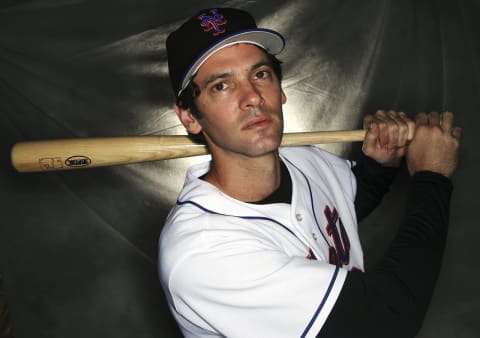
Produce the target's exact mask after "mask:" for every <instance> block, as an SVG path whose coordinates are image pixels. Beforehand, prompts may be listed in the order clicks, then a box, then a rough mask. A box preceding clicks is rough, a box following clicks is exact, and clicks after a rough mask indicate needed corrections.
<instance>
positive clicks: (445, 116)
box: [440, 111, 453, 132]
mask: <svg viewBox="0 0 480 338" xmlns="http://www.w3.org/2000/svg"><path fill="white" fill-rule="evenodd" d="M440 119H441V120H440V125H441V126H442V130H443V131H444V132H451V131H452V128H453V113H451V112H448V111H447V112H444V113H442V114H441V115H440Z"/></svg>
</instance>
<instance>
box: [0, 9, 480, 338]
mask: <svg viewBox="0 0 480 338" xmlns="http://www.w3.org/2000/svg"><path fill="white" fill-rule="evenodd" d="M209 6H236V7H242V8H245V9H247V10H250V11H251V12H252V13H253V14H254V16H255V17H256V18H257V20H258V21H259V24H260V26H263V27H268V28H272V29H276V30H278V31H280V32H281V33H282V34H284V36H285V37H286V39H287V47H286V50H285V51H284V52H283V53H282V54H281V55H280V58H281V59H282V60H283V61H284V72H285V79H284V82H283V85H284V89H285V92H286V94H287V98H288V102H287V104H286V106H285V120H286V131H313V130H327V129H351V128H358V127H361V118H362V116H363V115H364V114H365V113H372V112H374V111H375V110H376V109H378V108H384V109H390V108H391V109H397V110H403V111H406V112H408V113H409V114H411V116H413V114H414V113H416V112H419V111H434V110H436V111H444V110H451V111H453V112H455V113H456V117H457V123H458V125H460V126H462V127H463V129H464V137H463V143H462V149H461V164H460V167H459V169H458V171H457V174H456V176H455V177H454V183H455V187H456V188H455V192H454V195H453V200H452V213H451V230H450V233H449V240H448V245H447V251H446V254H445V257H444V265H443V269H442V273H441V276H440V278H439V281H438V285H437V288H436V290H435V294H434V298H433V301H432V304H431V308H430V310H429V312H428V315H427V317H426V320H425V323H424V326H423V328H422V331H421V333H420V335H419V337H423V338H426V337H435V338H441V337H445V338H447V337H478V336H479V335H480V327H479V323H478V318H479V314H480V311H479V307H480V305H479V304H480V297H479V294H480V292H479V289H478V287H477V285H478V284H479V282H480V281H479V274H480V271H479V269H478V265H477V263H478V251H477V250H475V247H476V245H478V244H477V241H478V237H479V232H480V230H479V227H478V214H477V212H478V210H479V209H480V202H479V198H478V193H479V191H480V184H479V178H478V170H479V169H480V165H479V158H480V152H479V151H478V150H477V149H476V147H477V146H478V144H479V141H480V138H479V136H478V135H479V132H478V131H475V130H476V128H477V125H478V122H479V121H480V118H479V115H480V114H479V113H480V99H479V96H480V35H479V33H480V2H479V1H476V0H451V1H448V0H443V1H442V0H439V1H434V0H431V1H428V0H404V1H394V0H390V1H389V0H383V1H380V0H363V1H355V0H343V1H339V0H297V1H223V2H222V1H172V2H166V1H154V0H137V1H132V0H115V1H114V0H101V1H100V0H98V1H87V0H35V1H27V0H23V1H20V0H4V1H3V2H2V3H1V4H0V138H1V142H0V145H1V146H0V156H1V161H0V208H1V212H0V274H1V275H2V276H3V279H4V286H3V288H4V290H3V293H4V296H5V298H6V299H7V301H8V304H9V309H10V317H11V321H12V324H13V327H14V331H15V333H16V336H17V337H37V338H40V337H49V338H52V337H70V338H73V337H175V336H177V335H178V331H177V329H176V326H175V324H174V322H173V321H172V319H171V316H170V314H169V312H168V309H167V308H166V305H165V301H164V298H163V297H164V296H163V294H162V292H161V289H160V285H159V281H158V277H157V267H156V257H157V240H158V236H159V233H160V231H161V228H162V224H163V221H164V219H165V217H166V215H167V213H168V210H169V209H170V207H171V206H172V205H173V203H174V202H175V199H176V196H177V193H178V191H179V190H180V188H181V185H182V183H183V177H184V174H185V170H186V168H187V167H188V166H189V165H190V164H191V163H193V162H195V161H200V160H205V158H204V157H200V158H191V159H183V160H169V161H159V162H152V163H144V164H136V165H128V166H119V167H109V168H100V169H88V170H77V171H71V172H50V173H31V174H20V173H17V172H15V171H14V169H13V168H12V167H11V165H10V159H9V153H10V149H11V147H12V145H13V144H14V143H15V142H18V141H23V140H35V139H52V138H64V137H67V138H70V137H97V136H129V135H154V134H183V133H185V131H184V130H183V128H182V127H181V126H180V125H179V123H178V122H177V119H176V116H175V113H174V112H173V111H172V109H171V103H172V102H173V95H172V94H171V89H170V84H169V80H168V76H167V66H166V53H165V48H164V42H165V38H166V35H167V34H168V32H170V31H171V30H172V29H173V28H174V27H176V26H177V25H178V24H179V23H180V22H181V21H182V20H184V19H185V18H186V17H189V16H190V15H192V14H193V12H194V11H195V10H197V9H200V8H203V7H209ZM325 148H326V149H328V150H330V151H332V152H335V153H338V154H340V155H344V156H349V157H351V158H355V156H356V155H357V154H358V151H359V149H358V148H359V145H358V144H355V145H353V146H351V145H346V144H339V145H330V146H325ZM405 181H406V174H405V173H404V172H403V173H402V175H401V176H400V177H399V178H398V180H397V181H396V183H395V185H394V187H393V188H392V190H393V194H391V195H390V196H389V197H388V198H386V200H385V201H384V203H383V204H382V206H381V209H379V210H377V211H376V212H375V213H374V214H373V215H371V216H370V217H369V218H368V219H367V220H365V221H364V222H363V223H362V224H361V233H362V240H363V244H364V247H365V253H366V265H367V269H368V267H369V266H371V264H374V262H375V260H376V259H377V258H378V256H379V255H380V254H381V253H382V252H383V250H385V248H386V245H387V243H388V241H389V239H390V238H391V236H392V234H393V232H394V230H395V228H396V226H397V225H398V221H399V219H400V217H401V214H402V208H403V204H404V199H405V184H404V183H405ZM418 259H422V257H419V258H418ZM425 264H429V262H428V261H426V262H425ZM346 325H348V319H346Z"/></svg>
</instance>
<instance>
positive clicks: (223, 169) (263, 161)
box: [205, 151, 280, 202]
mask: <svg viewBox="0 0 480 338" xmlns="http://www.w3.org/2000/svg"><path fill="white" fill-rule="evenodd" d="M205 180H206V181H208V182H209V183H211V184H213V185H214V186H216V187H217V188H218V189H220V190H221V191H222V192H224V193H225V194H227V195H229V196H231V197H233V198H235V199H237V200H240V201H243V202H254V201H259V200H261V199H264V198H265V197H267V196H269V195H270V194H271V193H272V192H274V191H275V190H276V189H277V188H278V186H279V185H280V157H279V155H278V151H274V152H271V153H268V154H265V155H262V156H260V157H253V158H252V157H243V158H239V157H238V155H237V156H233V157H232V158H225V159H222V160H219V159H216V158H215V157H214V156H212V165H211V167H210V171H209V172H208V174H207V175H206V176H205Z"/></svg>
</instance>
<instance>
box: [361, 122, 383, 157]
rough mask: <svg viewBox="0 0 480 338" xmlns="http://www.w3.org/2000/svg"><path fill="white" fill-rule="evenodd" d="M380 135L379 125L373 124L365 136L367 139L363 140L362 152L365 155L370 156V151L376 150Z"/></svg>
mask: <svg viewBox="0 0 480 338" xmlns="http://www.w3.org/2000/svg"><path fill="white" fill-rule="evenodd" d="M378 134H379V129H378V125H377V124H375V123H373V124H371V125H370V128H368V130H367V133H366V134H365V139H364V140H363V146H362V150H363V152H364V154H365V155H368V154H369V153H370V151H371V150H372V151H373V150H374V149H375V146H376V143H377V138H378Z"/></svg>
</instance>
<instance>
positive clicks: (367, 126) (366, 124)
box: [363, 114, 374, 130]
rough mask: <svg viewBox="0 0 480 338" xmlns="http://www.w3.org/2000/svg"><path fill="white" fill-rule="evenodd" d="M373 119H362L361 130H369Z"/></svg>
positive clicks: (368, 116) (369, 117) (371, 117)
mask: <svg viewBox="0 0 480 338" xmlns="http://www.w3.org/2000/svg"><path fill="white" fill-rule="evenodd" d="M373 120H374V118H373V115H370V114H369V115H365V117H364V118H363V129H366V130H368V129H370V128H371V124H372V122H373Z"/></svg>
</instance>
